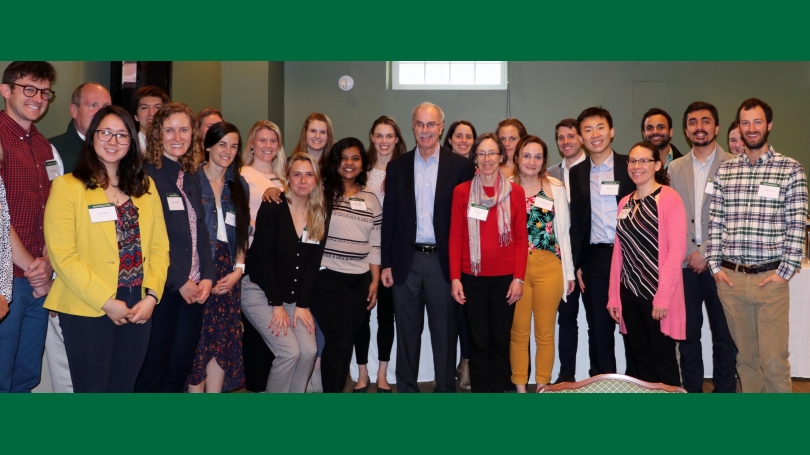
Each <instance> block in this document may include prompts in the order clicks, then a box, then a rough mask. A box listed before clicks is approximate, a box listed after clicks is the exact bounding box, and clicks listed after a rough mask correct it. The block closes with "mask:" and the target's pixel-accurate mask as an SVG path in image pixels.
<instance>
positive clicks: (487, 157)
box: [449, 133, 528, 393]
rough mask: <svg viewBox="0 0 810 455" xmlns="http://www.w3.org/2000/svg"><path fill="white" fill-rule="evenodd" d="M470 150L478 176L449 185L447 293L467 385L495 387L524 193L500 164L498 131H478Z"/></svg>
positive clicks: (519, 246)
mask: <svg viewBox="0 0 810 455" xmlns="http://www.w3.org/2000/svg"><path fill="white" fill-rule="evenodd" d="M473 156H474V158H475V163H476V164H477V165H478V171H479V172H478V174H477V175H476V176H475V177H474V178H473V179H472V180H471V181H469V182H465V183H462V184H461V185H458V186H457V187H456V189H455V190H454V191H453V211H452V215H451V219H450V245H449V249H450V279H451V284H452V291H451V292H452V295H453V298H454V299H456V301H457V302H458V303H460V304H461V305H464V311H465V312H466V317H467V327H468V328H469V332H470V359H469V361H470V383H471V386H472V391H473V392H495V393H502V392H504V391H505V390H506V389H507V387H508V385H509V384H510V382H511V380H510V375H511V367H510V364H509V337H510V331H511V328H512V317H513V316H514V314H515V306H514V303H515V302H517V301H518V299H520V297H521V296H522V295H523V277H524V275H525V273H526V257H527V250H526V242H528V240H527V234H526V210H525V206H524V204H525V201H524V199H525V196H524V192H523V188H521V187H520V186H519V185H516V184H514V183H511V182H510V181H509V180H507V178H506V177H504V175H503V173H502V172H501V170H500V166H501V165H503V163H504V161H505V160H506V150H505V149H504V147H503V144H502V143H501V141H500V140H499V139H498V136H496V135H495V134H494V133H485V134H482V135H481V136H478V138H477V139H476V140H475V144H473ZM468 296H469V297H468Z"/></svg>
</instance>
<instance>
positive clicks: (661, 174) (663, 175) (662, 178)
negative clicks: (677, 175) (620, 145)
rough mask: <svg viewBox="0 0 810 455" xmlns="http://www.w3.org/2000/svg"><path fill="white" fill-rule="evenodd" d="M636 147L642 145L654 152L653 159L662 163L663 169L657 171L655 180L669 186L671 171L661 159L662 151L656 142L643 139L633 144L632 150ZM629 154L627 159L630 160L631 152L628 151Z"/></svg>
mask: <svg viewBox="0 0 810 455" xmlns="http://www.w3.org/2000/svg"><path fill="white" fill-rule="evenodd" d="M636 147H642V148H645V149H647V150H649V151H650V152H652V156H653V160H655V161H657V162H659V163H661V169H659V170H657V171H655V181H656V182H658V183H660V184H661V185H667V186H669V173H668V172H667V170H666V168H665V167H664V163H663V162H662V161H661V153H660V152H659V151H658V147H656V146H655V144H653V143H652V142H650V141H641V142H636V143H635V144H633V146H632V147H630V151H633V149H634V148H636ZM627 155H628V157H627V158H626V159H628V160H629V159H630V152H628V153H627Z"/></svg>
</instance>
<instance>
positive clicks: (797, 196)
mask: <svg viewBox="0 0 810 455" xmlns="http://www.w3.org/2000/svg"><path fill="white" fill-rule="evenodd" d="M762 183H770V184H774V185H778V186H779V194H778V197H776V198H774V199H772V198H765V197H760V196H758V192H759V187H760V184H762ZM806 219H807V178H806V177H805V174H804V170H802V166H801V164H799V162H798V161H796V160H794V159H793V158H789V157H787V156H784V155H782V154H780V153H776V152H775V151H774V150H773V147H769V148H768V151H767V152H765V153H764V154H763V155H762V156H760V157H759V159H757V161H756V162H754V163H751V162H750V161H749V159H748V155H746V154H742V155H741V156H738V157H735V158H734V159H731V160H728V161H726V162H725V163H723V164H722V165H720V168H719V169H718V170H717V174H716V175H715V178H714V195H713V196H712V204H711V206H710V207H709V245H708V248H707V252H706V259H707V260H708V263H709V267H710V269H711V272H712V274H715V273H717V272H719V271H720V262H721V261H722V260H723V259H726V260H729V261H733V262H737V263H741V264H757V263H762V262H770V261H780V262H781V263H780V264H779V268H778V269H777V270H776V273H777V274H778V275H779V276H780V277H782V278H784V279H790V277H791V276H792V275H793V273H794V272H795V271H796V269H797V268H799V267H801V257H802V247H803V246H804V229H805V222H806Z"/></svg>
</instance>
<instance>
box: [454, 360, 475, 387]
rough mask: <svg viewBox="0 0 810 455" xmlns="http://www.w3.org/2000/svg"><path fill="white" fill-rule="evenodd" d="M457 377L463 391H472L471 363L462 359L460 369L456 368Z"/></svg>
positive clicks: (459, 364)
mask: <svg viewBox="0 0 810 455" xmlns="http://www.w3.org/2000/svg"><path fill="white" fill-rule="evenodd" d="M456 375H458V386H459V387H461V388H462V389H463V390H470V389H472V387H471V386H470V362H469V361H468V360H467V359H465V358H464V357H462V358H461V361H460V362H459V363H458V368H456Z"/></svg>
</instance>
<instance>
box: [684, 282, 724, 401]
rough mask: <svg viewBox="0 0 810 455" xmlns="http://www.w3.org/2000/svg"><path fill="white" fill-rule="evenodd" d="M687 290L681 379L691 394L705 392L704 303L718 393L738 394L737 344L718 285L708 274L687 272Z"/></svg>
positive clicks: (715, 388)
mask: <svg viewBox="0 0 810 455" xmlns="http://www.w3.org/2000/svg"><path fill="white" fill-rule="evenodd" d="M683 288H684V295H685V297H686V339H685V340H683V341H681V342H680V343H679V344H678V349H679V350H680V352H681V375H682V377H683V387H684V388H685V389H686V391H687V392H690V393H700V392H703V347H702V345H701V343H700V337H701V332H702V330H703V302H706V315H707V316H708V317H709V327H710V328H711V331H712V360H713V374H712V376H713V378H712V379H713V381H714V391H715V392H728V393H734V392H736V390H737V383H736V380H735V374H736V373H737V365H736V355H735V349H734V340H733V339H732V338H731V332H729V330H728V324H727V323H726V314H725V312H723V305H722V304H721V303H720V298H719V297H718V296H717V284H716V283H715V282H714V278H712V275H711V273H710V272H709V271H708V270H705V271H703V273H695V272H693V271H692V270H691V269H683Z"/></svg>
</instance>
